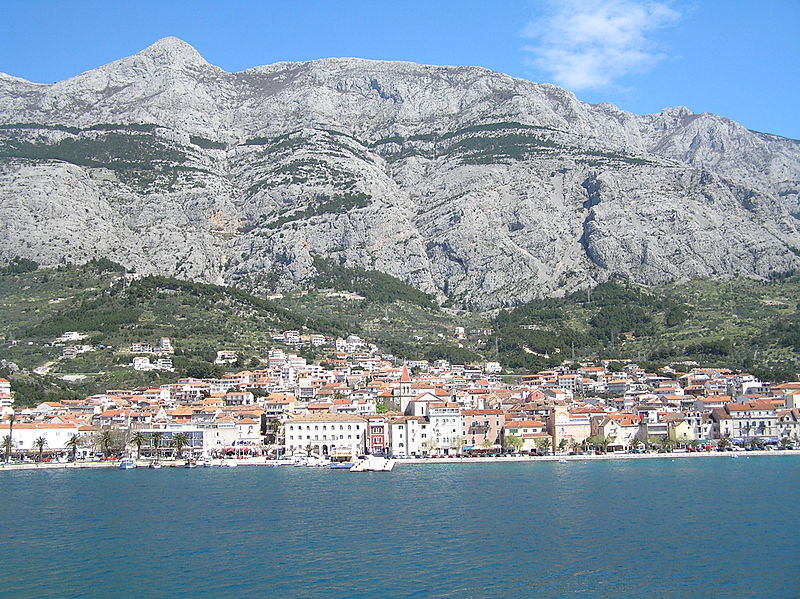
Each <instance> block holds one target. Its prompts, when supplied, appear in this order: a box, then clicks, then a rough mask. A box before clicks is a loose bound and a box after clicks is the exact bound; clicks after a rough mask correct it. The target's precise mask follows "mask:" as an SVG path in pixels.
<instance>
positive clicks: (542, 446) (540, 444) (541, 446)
mask: <svg viewBox="0 0 800 599" xmlns="http://www.w3.org/2000/svg"><path fill="white" fill-rule="evenodd" d="M552 445H553V442H552V441H551V440H550V437H544V438H543V439H539V440H537V442H536V448H537V449H538V450H539V451H541V452H542V453H544V454H549V453H550V448H551V447H552Z"/></svg>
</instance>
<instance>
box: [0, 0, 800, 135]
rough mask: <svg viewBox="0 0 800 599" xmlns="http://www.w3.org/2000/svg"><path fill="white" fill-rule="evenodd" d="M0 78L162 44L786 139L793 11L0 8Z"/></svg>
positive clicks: (633, 2)
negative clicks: (449, 80) (706, 117)
mask: <svg viewBox="0 0 800 599" xmlns="http://www.w3.org/2000/svg"><path fill="white" fill-rule="evenodd" d="M0 8H2V11H1V12H2V15H3V18H2V22H1V23H0V71H1V72H5V73H8V74H10V75H14V76H16V77H22V78H24V79H28V80H30V81H35V82H39V83H52V82H55V81H60V80H62V79H65V78H68V77H71V76H74V75H77V74H78V73H81V72H83V71H86V70H89V69H92V68H94V67H97V66H100V65H102V64H105V63H107V62H111V61H112V60H116V59H118V58H123V57H125V56H129V55H131V54H134V53H136V52H138V51H139V50H141V49H143V48H145V47H147V46H148V45H150V44H152V43H153V42H155V41H156V40H158V39H160V38H162V37H166V36H170V35H174V36H177V37H179V38H181V39H183V40H185V41H186V42H188V43H190V44H191V45H192V46H194V47H195V48H196V49H197V50H198V51H199V52H200V54H202V55H203V57H204V58H205V59H206V60H207V61H208V62H210V63H212V64H215V65H217V66H220V67H222V68H223V69H225V70H227V71H240V70H243V69H247V68H250V67H254V66H258V65H263V64H269V63H272V62H277V61H302V60H311V59H315V58H325V57H332V56H335V57H341V56H355V57H360V58H371V59H378V60H406V61H412V62H419V63H425V64H437V65H470V66H481V67H485V68H488V69H491V70H494V71H500V72H503V73H507V74H509V75H512V76H514V77H520V78H523V79H528V80H530V81H536V82H539V83H554V84H556V85H559V86H561V87H564V88H566V89H568V90H570V91H572V92H573V93H575V95H576V96H577V97H578V98H579V99H580V100H583V101H585V102H591V103H599V102H610V103H612V104H615V105H617V106H619V107H620V108H622V109H623V110H628V111H631V112H635V113H638V114H647V113H654V112H659V111H660V110H662V109H663V108H667V107H670V106H686V107H688V108H689V109H690V110H692V111H693V112H697V113H700V112H712V113H715V114H719V115H722V116H725V117H728V118H731V119H733V120H736V121H738V122H740V123H742V124H743V125H744V126H746V127H748V128H750V129H754V130H757V131H763V132H767V133H774V134H777V135H783V136H785V137H791V138H794V139H800V118H798V108H799V107H800V100H799V99H800V0H392V1H388V0H386V1H383V0H293V1H283V0H260V1H256V0H225V1H223V0H219V1H210V0H136V1H129V2H127V1H119V2H115V1H109V0H102V1H98V0H70V1H65V0H64V1H58V0H0Z"/></svg>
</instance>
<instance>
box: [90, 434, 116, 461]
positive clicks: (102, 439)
mask: <svg viewBox="0 0 800 599" xmlns="http://www.w3.org/2000/svg"><path fill="white" fill-rule="evenodd" d="M95 444H96V445H97V446H98V447H99V448H100V450H101V451H102V452H103V456H104V457H106V458H107V457H109V456H110V455H111V446H112V445H114V435H112V434H111V431H101V432H100V433H99V434H98V435H97V437H96V438H95Z"/></svg>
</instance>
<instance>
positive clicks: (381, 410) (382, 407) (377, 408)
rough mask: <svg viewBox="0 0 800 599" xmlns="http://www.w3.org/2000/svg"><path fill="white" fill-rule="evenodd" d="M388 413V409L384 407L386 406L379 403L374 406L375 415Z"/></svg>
mask: <svg viewBox="0 0 800 599" xmlns="http://www.w3.org/2000/svg"><path fill="white" fill-rule="evenodd" d="M388 411H389V408H387V407H386V406H385V405H384V404H383V402H381V403H378V404H376V405H375V413H376V414H385V413H386V412H388Z"/></svg>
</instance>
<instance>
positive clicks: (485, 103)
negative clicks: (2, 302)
mask: <svg viewBox="0 0 800 599" xmlns="http://www.w3.org/2000/svg"><path fill="white" fill-rule="evenodd" d="M798 219H800V143H798V142H797V141H795V140H790V139H785V138H781V137H777V136H773V135H767V134H763V133H757V132H753V131H749V130H747V129H745V128H744V127H742V126H741V125H739V124H737V123H735V122H732V121H730V120H728V119H725V118H722V117H718V116H714V115H710V114H699V115H698V114H692V113H691V112H689V111H688V110H687V109H685V108H671V109H667V110H664V111H663V112H661V113H659V114H655V115H645V116H639V115H634V114H630V113H626V112H623V111H621V110H619V109H617V108H616V107H614V106H612V105H607V104H601V105H589V104H584V103H582V102H580V101H578V100H577V99H576V98H575V96H573V95H572V94H571V93H569V92H567V91H565V90H563V89H560V88H558V87H555V86H552V85H540V84H536V83H531V82H528V81H524V80H520V79H514V78H512V77H509V76H507V75H502V74H499V73H494V72H491V71H488V70H486V69H482V68H474V67H442V66H425V65H417V64H411V63H400V62H377V61H368V60H360V59H350V58H345V59H324V60H316V61H310V62H302V63H277V64H273V65H268V66H262V67H257V68H253V69H248V70H246V71H242V72H239V73H228V72H225V71H224V70H222V69H220V68H218V67H215V66H212V65H210V64H208V63H207V62H206V61H205V60H203V58H202V57H201V56H200V55H199V54H198V53H197V52H196V51H195V50H194V49H193V48H192V47H191V46H189V45H188V44H186V43H184V42H182V41H180V40H178V39H176V38H166V39H164V40H161V41H159V42H157V43H156V44H154V45H152V46H150V47H149V48H147V49H145V50H143V51H142V52H140V53H138V54H136V55H134V56H131V57H128V58H124V59H122V60H118V61H116V62H113V63H110V64H108V65H105V66H102V67H100V68H97V69H94V70H92V71H89V72H86V73H83V74H81V75H78V76H77V77H73V78H71V79H68V80H65V81H61V82H59V83H55V84H52V85H42V84H35V83H30V82H28V81H24V80H21V79H17V78H14V77H10V76H8V75H0V262H3V261H7V260H9V259H11V258H12V257H13V256H17V255H19V256H23V257H26V258H31V259H35V260H37V261H39V262H41V263H45V264H55V263H59V262H63V261H70V262H82V261H85V260H88V259H90V258H93V257H99V256H105V257H109V258H111V259H113V260H115V261H118V262H120V263H122V264H124V265H126V266H129V267H132V268H135V269H136V270H137V271H139V272H143V273H160V274H168V275H173V276H178V277H184V278H191V279H196V280H203V281H208V282H213V283H225V284H235V285H239V286H242V287H244V288H246V289H248V290H254V291H257V292H258V291H266V290H271V289H275V288H291V287H297V286H303V285H304V284H307V283H308V281H309V280H310V279H312V278H313V277H314V275H315V272H316V270H315V266H314V264H315V260H317V259H319V258H324V259H328V260H332V261H335V262H338V263H341V264H344V265H348V266H360V267H363V268H366V269H375V270H380V271H383V272H385V273H388V274H391V275H394V276H396V277H398V278H400V279H403V280H404V281H407V282H409V283H411V284H413V285H415V286H416V287H418V288H420V289H422V290H424V291H427V292H431V293H435V294H436V295H437V296H438V297H439V298H440V299H444V298H445V297H449V298H451V299H452V300H454V301H455V302H457V303H469V304H471V305H473V306H476V307H491V306H496V305H508V304H513V303H516V302H519V301H523V300H526V299H530V298H533V297H538V296H547V295H553V294H559V293H563V292H565V291H569V290H573V289H576V288H579V287H582V286H585V285H587V284H590V283H591V282H594V281H598V280H603V279H605V278H608V277H609V276H610V275H612V274H619V275H623V276H625V277H629V278H631V279H632V280H635V281H638V282H641V283H646V284H655V283H663V282H667V281H674V280H682V279H689V278H704V277H729V276H734V275H748V276H754V277H766V276H769V275H770V273H774V272H782V271H787V270H791V269H796V268H798V267H800V249H799V248H800V220H798Z"/></svg>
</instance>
